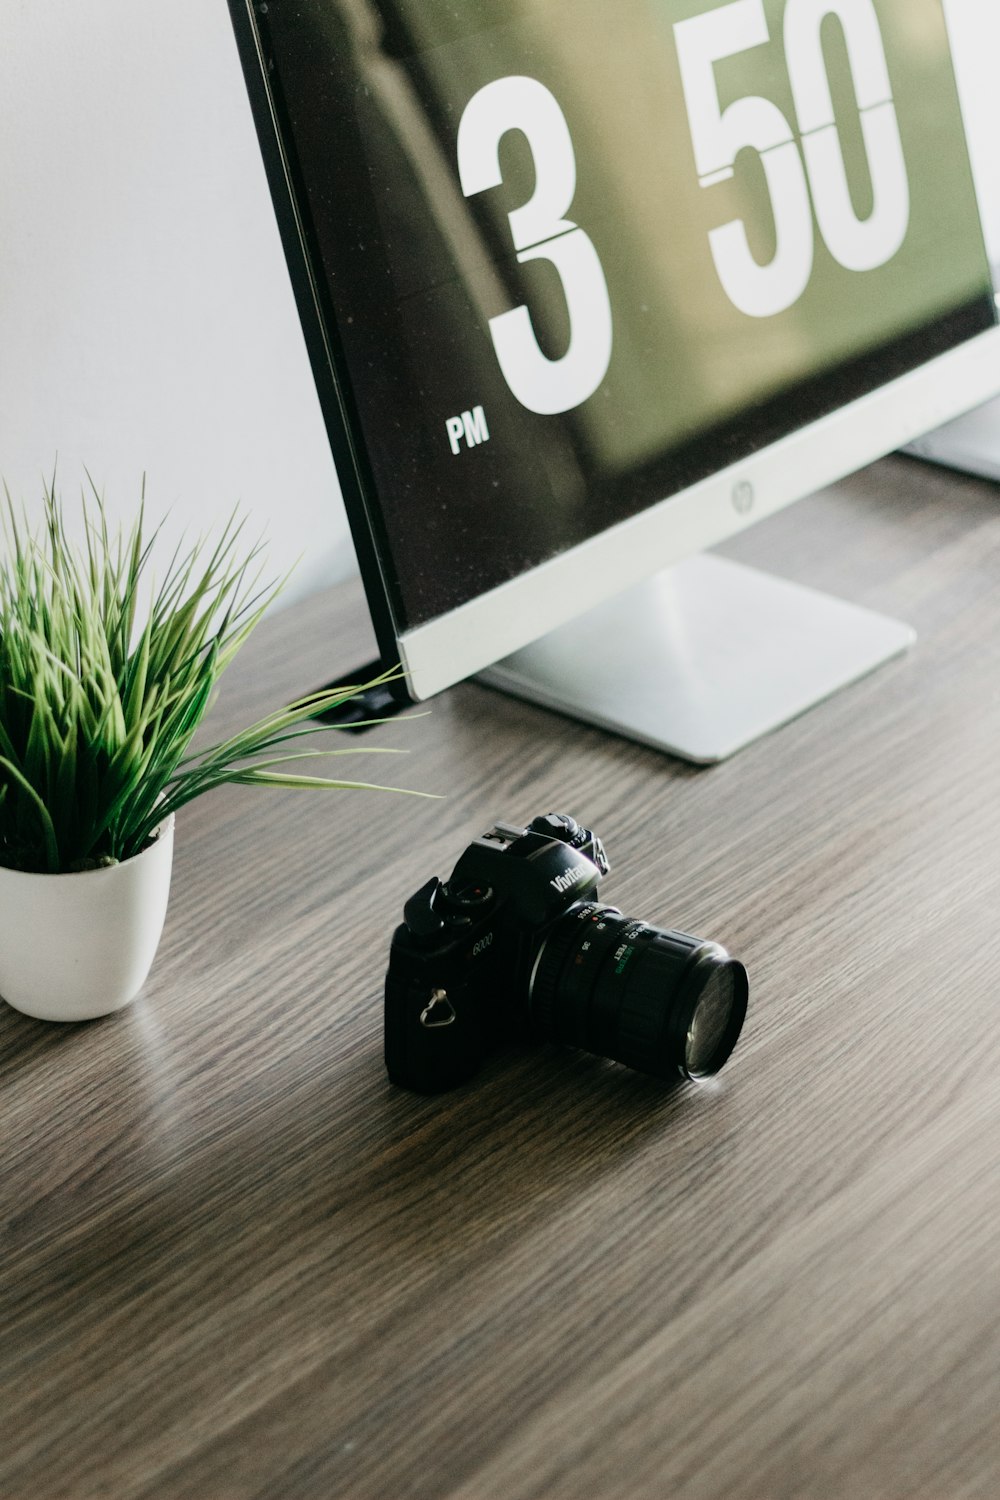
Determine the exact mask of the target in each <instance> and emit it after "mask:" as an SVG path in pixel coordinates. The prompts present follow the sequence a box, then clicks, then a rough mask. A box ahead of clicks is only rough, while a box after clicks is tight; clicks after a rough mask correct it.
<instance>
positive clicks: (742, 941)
mask: <svg viewBox="0 0 1000 1500" xmlns="http://www.w3.org/2000/svg"><path fill="white" fill-rule="evenodd" d="M726 550H727V551H728V552H730V553H731V554H734V555H738V556H741V557H744V558H746V559H749V560H751V561H753V560H759V561H762V562H767V563H769V564H770V565H771V566H772V567H773V568H774V569H775V571H779V572H780V571H784V572H785V573H787V574H788V575H789V576H793V577H796V578H800V579H803V580H805V581H807V582H812V583H815V584H817V585H819V586H820V587H826V588H829V589H831V590H832V591H838V592H840V593H841V594H842V595H844V596H846V597H851V598H855V599H857V600H859V601H861V602H864V603H868V604H871V605H873V606H874V607H876V608H881V609H884V610H886V611H887V612H890V613H895V614H898V615H899V616H901V617H903V618H905V619H908V620H909V621H911V623H913V624H914V625H915V626H916V627H917V629H918V631H919V633H920V640H919V644H918V645H917V647H916V648H915V650H914V651H913V652H912V653H911V654H910V655H909V656H908V657H907V658H905V659H903V660H901V661H899V662H897V663H895V664H892V665H890V666H888V667H886V668H884V669H882V670H881V671H880V672H878V673H877V674H876V675H875V676H873V677H871V678H869V679H867V680H866V681H865V682H863V683H861V684H859V685H858V686H856V687H854V688H852V689H851V690H849V691H848V692H845V693H842V694H841V695H840V696H838V697H837V698H836V699H835V700H833V701H830V702H828V703H826V704H825V705H823V706H821V707H820V708H818V709H816V710H814V711H813V712H811V713H810V714H808V715H807V716H806V717H804V718H803V719H801V720H799V721H798V722H796V723H795V724H793V725H791V726H789V727H788V728H786V729H784V730H782V731H780V732H779V733H778V734H776V735H774V736H772V737H770V738H768V739H766V740H764V741H761V742H759V743H758V744H756V745H755V746H753V747H751V748H750V749H748V750H746V751H744V752H743V753H742V754H740V755H739V756H737V757H736V758H735V759H734V760H732V761H730V762H728V763H726V764H724V765H722V766H719V767H717V768H714V769H712V770H709V771H694V770H691V769H687V768H685V767H683V766H681V765H679V764H677V763H674V762H671V761H670V760H668V759H666V758H662V757H660V756H658V755H656V754H654V753H653V752H651V751H648V750H645V749H642V748H640V747H638V746H634V745H629V744H626V743H623V742H617V741H615V740H614V739H612V738H610V737H608V736H605V735H603V734H600V733H598V732H596V731H590V730H587V729H583V728H580V727H577V726H574V725H572V724H570V723H568V722H566V721H564V720H561V719H558V718H556V717H554V716H551V715H549V714H547V713H544V712H542V711H541V710H536V709H532V708H529V707H527V706H520V705H517V704H515V703H512V702H509V701H506V700H504V699H502V698H501V697H499V696H496V695H494V694H492V693H490V692H488V691H487V690H485V689H482V688H479V687H476V686H464V687H462V688H460V689H458V690H456V691H453V692H451V693H449V694H447V695H445V696H444V697H443V698H442V699H440V700H438V701H437V702H436V703H435V705H434V711H433V714H432V715H431V716H430V717H428V718H423V719H417V720H413V721H412V722H405V721H404V722H397V723H396V724H394V725H393V726H392V727H391V728H387V729H386V730H385V731H384V732H381V733H380V734H379V735H378V737H377V742H378V743H389V744H399V745H405V746H406V747H407V748H408V749H409V750H410V752H411V754H410V755H409V757H408V758H407V759H406V760H405V761H404V760H390V759H389V758H385V757H376V756H368V755H359V756H358V757H357V759H356V760H355V759H352V760H351V761H350V762H345V763H344V766H345V772H346V771H347V768H348V766H349V767H350V770H349V772H348V774H351V775H361V776H367V777H371V779H373V780H383V779H391V775H394V776H395V777H396V778H397V779H400V780H402V781H403V782H405V783H408V784H410V785H412V786H418V787H423V788H427V789H429V790H435V791H440V792H444V793H446V794H447V797H446V800H444V801H441V802H426V801H421V800H417V799H411V798H393V797H384V796H374V795H355V794H346V793H345V794H343V795H339V796H336V797H330V798H326V799H323V798H316V797H310V796H308V795H305V794H298V795H296V794H277V795H275V796H273V797H271V796H270V795H269V794H263V793H255V792H253V791H249V790H233V791H229V790H226V791H223V792H220V793H217V794H215V795H213V796H211V797H209V798H208V799H206V800H205V801H204V802H203V803H202V804H201V805H196V806H194V807H192V808H190V809H188V810H187V813H186V815H183V816H182V817H181V819H180V820H179V828H178V835H179V837H178V848H177V856H176V867H175V875H174V887H173V896H172V904H171V908H170V913H169V915H168V918H167V927H166V931H165V934H164V939H163V944H162V948H161V951H160V954H159V957H158V959H157V963H156V966H155V968H154V971H153V974H152V976H151V978H150V980H149V982H148V984H147V986H146V989H145V991H144V993H143V996H142V997H141V998H140V1000H139V1001H138V1002H137V1003H136V1004H135V1005H134V1006H133V1007H131V1008H130V1009H128V1010H127V1011H126V1012H124V1013H122V1014H121V1015H119V1016H117V1017H115V1018H111V1019H108V1020H106V1021H101V1022H95V1023H91V1024H89V1025H85V1026H78V1027H66V1028H60V1027H55V1026H47V1025H45V1024H44V1023H38V1022H33V1021H30V1020H27V1019H26V1018H24V1017H22V1016H20V1015H17V1014H15V1013H14V1012H12V1011H10V1010H9V1009H8V1008H7V1007H0V1068H2V1072H0V1087H2V1096H0V1130H2V1143H3V1178H2V1188H0V1225H2V1235H3V1241H2V1261H0V1274H2V1286H0V1495H2V1496H3V1497H4V1500H56V1497H71V1500H90V1497H97V1496H103V1497H110V1500H133V1497H140V1496H142V1497H155V1500H174V1497H181V1496H184V1497H191V1500H213V1497H220V1500H230V1497H233V1500H235V1497H248V1496H260V1497H262V1500H265V1497H267V1500H270V1497H281V1500H294V1497H317V1500H329V1497H334V1496H348V1497H369V1496H370V1497H405V1496H410V1497H417V1500H425V1497H438V1496H442V1497H443V1496H448V1497H454V1500H458V1497H463V1500H466V1497H468V1500H472V1497H475V1500H487V1497H494V1496H503V1497H505V1500H527V1497H545V1500H550V1497H566V1500H589V1497H604V1496H628V1497H646V1496H648V1497H650V1500H663V1497H671V1500H678V1497H683V1500H688V1497H699V1500H701V1497H719V1500H741V1497H747V1500H783V1497H803V1496H805V1497H823V1500H828V1497H834V1496H835V1497H841V1496H843V1497H851V1500H857V1497H861V1500H874V1497H879V1500H882V1497H884V1500H889V1497H892V1500H896V1497H899V1500H902V1497H907V1500H911V1497H927V1500H957V1497H963V1500H967V1497H979V1496H983V1497H986V1496H989V1497H996V1496H997V1495H998V1494H1000V1421H998V1410H997V1408H998V1394H1000V1171H998V1155H1000V1148H998V1140H1000V1007H998V989H1000V986H998V980H1000V921H998V914H1000V860H998V854H997V851H998V849H1000V797H998V795H997V792H998V747H1000V586H998V581H1000V492H998V490H997V489H995V488H993V487H990V486H988V485H986V484H980V483H976V482H974V481H971V480H963V479H959V478H956V477H954V476H947V475H944V474H941V473H938V472H936V471H934V470H932V469H924V468H921V467H920V466H918V465H916V464H913V463H909V462H907V461H905V460H902V459H895V460H890V461H887V462H885V463H883V464H881V465H879V466H877V467H876V468H874V469H872V470H870V471H868V472H866V473H865V474H863V475H861V476H859V477H857V478H855V479H853V480H851V481H849V482H846V483H844V484H842V485H839V486H837V487H836V488H835V489H833V490H830V491H828V492H826V493H824V494H822V495H820V496H817V497H815V498H814V499H812V500H810V501H807V502H804V503H802V504H800V505H799V506H797V507H794V508H793V509H791V510H789V511H788V512H786V513H784V514H783V515H781V516H779V517H776V518H774V519H773V520H771V521H769V522H767V523H765V524H763V525H761V526H759V527H757V528H755V529H754V530H752V531H751V532H749V533H748V534H747V535H746V536H745V537H744V538H742V539H741V540H740V541H739V543H736V544H731V545H730V546H729V547H728V548H727V549H726ZM367 648H368V640H367V626H366V621H365V615H364V611H363V608H362V605H361V602H360V596H359V593H358V590H357V589H356V588H355V587H353V586H349V587H347V588H345V589H342V590H340V591H338V592H337V593H336V594H335V595H327V596H323V597H319V598H316V599H314V600H312V601H310V602H309V604H308V605H306V606H301V607H295V608H292V609H290V610H289V611H287V612H286V613H284V614H281V615H279V616H276V617H275V618H274V619H272V620H270V621H268V622H267V623H266V625H265V626H264V627H263V628H262V631H261V633H260V637H259V639H258V640H257V641H256V642H254V643H252V645H251V646H249V647H248V648H247V650H246V653H245V656H244V659H243V660H242V661H241V662H240V663H239V664H238V665H237V666H236V667H234V669H233V672H232V682H231V686H230V689H229V691H228V693H227V694H226V695H225V696H224V698H223V700H222V701H221V703H220V705H219V708H218V710H217V713H216V718H215V725H216V727H220V726H221V725H223V724H224V723H226V722H233V723H235V722H238V721H240V720H242V719H244V718H245V717H246V716H247V715H248V714H250V713H256V712H258V711H263V710H265V709H267V708H269V707H271V706H272V705H273V704H274V703H275V702H277V701H281V699H282V698H283V697H284V696H287V695H288V693H290V692H291V691H294V690H298V689H305V688H308V687H310V686H312V685H314V684H316V683H318V682H319V681H321V680H323V679H324V676H325V675H331V674H332V673H333V672H334V671H336V670H338V669H340V670H346V669H348V668H350V667H351V666H353V665H356V664H357V663H358V662H360V661H362V660H364V659H365V652H366V650H367ZM387 772H388V773H391V775H387ZM552 808H566V809H568V810H570V811H573V812H575V813H577V814H578V815H579V816H580V817H581V818H583V819H584V820H585V821H586V822H587V823H588V824H591V825H592V826H594V827H595V828H596V829H597V830H598V831H599V832H600V833H601V834H602V836H603V837H604V839H605V841H606V843H607V845H608V849H609V853H610V855H611V859H612V862H613V865H614V869H613V873H612V876H611V877H610V879H609V880H608V882H607V883H606V887H605V894H606V896H607V898H608V899H610V900H613V901H614V902H615V904H617V905H620V906H621V907H622V908H623V909H624V910H626V911H628V912H630V913H633V914H635V915H639V916H643V917H646V918H648V919H649V920H652V921H660V922H663V923H665V924H668V925H673V926H680V927H686V928H688V929H690V930H693V931H696V932H700V933H702V934H704V935H706V936H710V937H715V938H718V939H720V940H722V941H724V942H726V943H727V945H728V946H730V947H731V948H732V950H733V951H734V952H736V953H738V954H739V955H740V956H742V957H743V958H744V959H745V961H746V963H747V965H748V967H749V970H750V974H751V981H752V999H751V1012H750V1016H749V1019H748V1024H747V1029H746V1032H745V1036H744V1040H743V1042H742V1043H741V1045H740V1047H739V1049H738V1051H737V1053H736V1055H735V1057H734V1059H733V1061H732V1063H731V1064H730V1066H729V1067H728V1068H727V1069H726V1070H725V1072H724V1073H723V1074H722V1075H721V1076H720V1079H719V1081H718V1082H717V1083H715V1084H712V1085H707V1086H701V1087H699V1086H693V1085H688V1086H685V1087H677V1088H674V1089H665V1088H663V1087H660V1086H657V1085H656V1084H654V1083H652V1082H651V1081H649V1080H645V1079H642V1078H640V1077H638V1076H636V1075H634V1074H630V1073H628V1072H626V1071H625V1070H623V1069H619V1068H615V1067H613V1066H611V1065H608V1064H605V1063H602V1062H601V1061H599V1060H597V1059H594V1058H591V1057H588V1056H584V1055H577V1054H572V1053H569V1052H565V1051H557V1050H554V1049H539V1050H537V1051H534V1052H531V1053H525V1054H524V1055H519V1056H515V1057H509V1056H508V1057H497V1058H496V1059H495V1060H494V1061H493V1062H492V1063H491V1064H490V1065H489V1066H488V1067H487V1069H486V1070H485V1072H484V1073H483V1074H482V1075H481V1077H480V1078H479V1079H478V1080H477V1081H476V1082H475V1083H474V1084H473V1085H471V1086H469V1087H466V1088H464V1089H462V1090H460V1091H458V1092H456V1093H454V1094H452V1095H448V1096H445V1097H439V1098H436V1099H425V1098H418V1097H413V1096H411V1095H409V1094H406V1093H403V1092H400V1091H397V1090H395V1089H393V1088H391V1087H390V1086H389V1084H388V1083H387V1081H386V1078H385V1075H384V1072H383V1066H382V1057H381V1009H380V994H381V984H382V978H383V973H384V966H385V961H386V954H387V945H388V941H389V936H390V933H391V930H392V928H393V926H394V924H395V923H396V921H397V920H398V919H399V913H400V909H401V906H402V902H403V900H404V898H405V897H406V896H407V895H409V894H410V892H411V891H412V890H414V889H415V888H416V887H417V886H418V885H420V884H421V883H423V881H424V880H425V879H426V878H427V877H429V876H430V875H431V874H434V873H439V874H445V873H446V872H447V871H448V870H449V869H450V867H451V865H452V863H453V862H454V859H455V858H456V857H457V855H458V853H459V852H460V851H461V849H462V848H463V847H464V845H465V843H466V842H467V840H468V839H469V838H470V837H471V836H472V835H474V834H475V833H477V832H478V831H480V830H481V829H482V828H483V827H485V826H486V825H487V824H488V823H489V822H490V821H491V820H492V819H493V818H494V817H495V816H501V817H504V818H508V819H528V818H530V817H531V816H532V815H533V814H534V813H536V812H538V811H545V810H549V809H552Z"/></svg>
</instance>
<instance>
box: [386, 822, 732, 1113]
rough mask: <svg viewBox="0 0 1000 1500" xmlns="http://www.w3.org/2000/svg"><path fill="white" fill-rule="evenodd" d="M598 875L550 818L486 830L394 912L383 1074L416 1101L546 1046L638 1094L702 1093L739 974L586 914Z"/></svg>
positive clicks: (633, 927) (692, 951)
mask: <svg viewBox="0 0 1000 1500" xmlns="http://www.w3.org/2000/svg"><path fill="white" fill-rule="evenodd" d="M608 868H609V866H608V861H607V858H606V857H605V853H604V850H603V848H602V846H601V841H600V839H598V838H596V837H595V836H594V834H593V833H591V832H590V830H589V829H588V828H581V827H580V825H579V824H578V823H576V822H575V821H574V819H573V818H570V817H567V816H565V815H564V814H560V813H550V814H548V815H545V816H542V817H538V818H535V819H534V820H533V821H532V823H531V825H530V827H528V828H517V827H513V826H511V825H510V824H508V823H497V824H495V825H494V826H493V827H492V828H491V829H489V831H488V832H487V833H484V834H483V835H482V837H481V838H478V839H474V840H473V842H472V843H471V844H470V845H469V847H468V848H467V849H466V851H465V853H464V854H463V855H462V857H461V859H460V860H459V861H458V864H457V865H456V866H455V869H454V872H453V874H452V876H451V879H450V880H448V881H446V882H444V883H442V882H441V881H440V880H438V879H436V878H435V879H433V880H429V881H428V882H427V884H426V885H425V886H422V887H421V889H420V890H419V891H417V893H416V895H414V896H411V897H410V899H409V901H407V903H406V906H405V907H404V909H403V923H402V925H401V926H399V927H397V928H396V931H395V932H394V933H393V938H392V948H391V950H390V954H389V971H388V973H387V975H386V981H385V1062H386V1067H387V1069H388V1072H389V1077H390V1078H391V1079H392V1081H393V1083H398V1084H401V1085H402V1086H403V1087H404V1088H409V1089H416V1090H418V1091H419V1092H421V1093H437V1092H439V1091H440V1090H442V1089H449V1088H453V1087H454V1086H455V1085H456V1084H459V1083H462V1082H464V1081H465V1079H467V1078H469V1077H471V1075H472V1074H473V1073H475V1071H476V1069H477V1068H478V1067H479V1065H480V1063H481V1062H482V1061H483V1059H484V1058H485V1056H486V1054H487V1053H488V1052H489V1051H490V1050H491V1049H492V1048H493V1047H494V1046H495V1045H497V1044H499V1043H501V1042H505V1041H532V1040H534V1041H559V1042H565V1043H566V1044H568V1045H569V1046H571V1047H582V1048H583V1049H584V1050H585V1051H587V1052H595V1053H597V1054H598V1055H599V1056H601V1057H610V1058H614V1059H615V1061H616V1062H620V1063H624V1064H625V1066H626V1067H629V1068H637V1069H638V1070H639V1071H640V1072H642V1073H651V1074H652V1075H653V1077H654V1078H676V1076H677V1075H678V1074H680V1075H681V1076H682V1077H683V1078H705V1077H708V1076H709V1074H712V1073H717V1072H718V1070H719V1069H720V1068H721V1067H722V1065H723V1063H724V1062H725V1061H726V1059H727V1057H728V1056H729V1054H730V1053H731V1052H732V1050H733V1048H734V1046H735V1045H736V1039H737V1037H738V1036H739V1034H740V1028H741V1027H742V1025H743V1018H744V1016H745V1015H746V1008H747V997H748V985H747V974H746V970H745V969H744V967H743V965H742V964H741V963H739V962H738V961H737V960H736V959H734V958H730V956H729V954H728V953H727V952H726V950H725V949H724V948H722V947H720V946H719V944H718V943H710V942H706V941H705V940H704V939H702V938H697V937H691V936H690V935H689V934H687V933H684V932H670V931H667V930H665V929H664V928H662V927H650V926H648V925H647V924H646V923H644V922H638V921H636V920H635V919H634V918H632V917H625V916H623V915H622V913H621V912H620V911H618V909H617V908H616V907H614V906H604V905H602V903H601V902H599V901H596V900H595V899H594V894H595V892H596V890H597V887H598V884H599V882H600V880H601V877H602V876H604V875H606V874H607V873H608Z"/></svg>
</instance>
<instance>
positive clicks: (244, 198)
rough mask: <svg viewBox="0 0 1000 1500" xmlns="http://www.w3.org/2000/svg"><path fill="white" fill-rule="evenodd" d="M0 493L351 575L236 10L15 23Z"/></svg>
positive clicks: (281, 563)
mask: <svg viewBox="0 0 1000 1500" xmlns="http://www.w3.org/2000/svg"><path fill="white" fill-rule="evenodd" d="M0 37H2V56H3V68H2V74H0V78H2V83H0V475H2V476H3V477H4V478H5V479H6V480H7V483H8V485H9V486H10V488H11V491H12V492H13V494H14V495H15V497H18V498H23V499H24V500H25V501H27V502H28V503H29V505H33V504H35V503H36V502H37V497H38V496H39V494H40V489H41V475H42V474H48V473H50V471H51V469H52V466H53V462H54V460H55V457H56V454H57V453H58V467H59V474H60V476H61V481H62V482H61V488H62V489H63V491H64V492H65V493H66V495H67V498H69V497H72V496H75V494H76V493H77V491H78V489H79V484H80V481H81V479H82V471H83V466H84V465H86V466H87V468H89V469H90V471H91V473H92V474H93V475H94V478H95V480H96V481H97V482H98V484H99V486H100V487H102V488H104V490H105V492H106V497H107V502H108V507H109V510H110V511H111V512H112V513H113V514H115V513H118V514H122V515H125V516H130V515H131V514H132V512H133V509H134V506H135V502H136V497H137V494H138V490H139V484H140V479H141V476H142V474H143V473H144V472H145V473H146V475H147V495H148V501H149V510H150V512H151V513H152V514H153V516H154V517H155V516H158V515H160V514H162V512H164V511H166V510H167V509H168V508H171V522H170V525H171V526H174V525H175V526H176V528H177V529H178V530H179V529H180V527H181V526H182V525H188V526H190V527H191V528H192V529H193V530H194V531H195V532H196V533H197V532H198V531H200V530H202V529H205V528H206V527H207V526H209V525H210V524H212V523H213V522H214V521H215V519H216V518H223V517H225V516H228V514H229V513H230V511H231V510H232V509H233V507H234V505H235V504H236V503H237V502H241V503H242V506H243V508H244V509H245V510H246V511H248V512H249V513H250V515H251V523H250V525H249V527H248V530H249V531H253V532H254V533H255V534H256V533H258V532H259V531H261V530H262V529H264V528H266V530H267V533H268V535H269V539H270V541H269V556H270V562H271V565H272V567H273V570H274V572H276V573H280V572H283V571H285V569H286V568H287V567H288V566H290V565H291V563H292V562H293V561H294V560H295V559H296V558H297V557H298V556H299V555H300V554H304V556H303V557H302V561H301V563H300V564H299V566H298V568H297V569H296V574H295V578H294V580H293V582H292V584H291V585H290V586H289V595H288V597H294V595H295V593H296V592H300V591H304V590H306V589H308V588H310V587H315V586H317V585H318V584H320V583H323V582H325V581H328V580H329V579H330V578H331V577H334V576H338V575H342V574H343V573H345V572H347V571H350V570H351V569H352V568H353V567H354V554H353V549H352V548H351V545H350V541H349V538H348V534H347V525H346V521H345V519H344V514H343V507H342V505H341V501H340V496H339V489H338V486H337V480H336V474H335V472H334V468H333V463H332V460H331V458H330V454H329V448H328V445H327V440H326V434H325V431H324V428H323V423H322V420H321V417H320V414H319V408H318V404H317V401H316V395H315V392H314V389H313V384H312V377H311V374H310V371H309V365H308V361H307V358H306V354H305V349H304V345H303V341H302V335H301V331H300V328H299V323H298V318H297V315H296V312H295V307H294V303H293V300H292V295H291V292H290V289H289V286H288V278H287V273H286V270H285V265H284V259H283V255H282V252H281V246H280V243H279V240H278V235H277V230H276V229H275V226H274V222H273V213H272V210H271V203H270V197H269V194H268V190H267V185H266V183H265V180H264V173H263V168H262V166H261V162H260V154H259V150H258V146H257V139H256V135H255V133H254V129H253V124H252V120H251V116H250V110H249V106H248V104H247V100H246V92H245V88H244V84H243V78H242V73H241V71H240V67H239V61H238V58H237V54H236V47H235V42H234V40H233V35H232V30H231V27H230V23H229V16H228V11H227V8H226V5H225V0H169V3H152V0H145V3H143V0H89V3H88V4H86V5H82V4H79V3H77V0H0Z"/></svg>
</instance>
